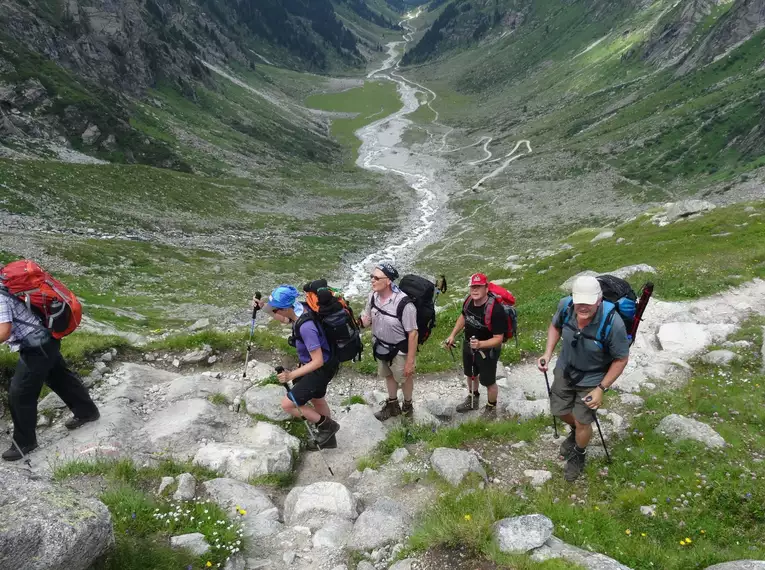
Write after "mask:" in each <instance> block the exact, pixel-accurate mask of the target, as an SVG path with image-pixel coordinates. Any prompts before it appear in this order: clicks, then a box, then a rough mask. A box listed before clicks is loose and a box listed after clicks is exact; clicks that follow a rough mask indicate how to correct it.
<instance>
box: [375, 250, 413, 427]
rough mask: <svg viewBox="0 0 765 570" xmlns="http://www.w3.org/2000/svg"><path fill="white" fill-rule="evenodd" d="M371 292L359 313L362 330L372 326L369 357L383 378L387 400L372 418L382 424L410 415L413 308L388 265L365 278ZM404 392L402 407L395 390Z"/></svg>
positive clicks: (396, 272)
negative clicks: (364, 306) (374, 362)
mask: <svg viewBox="0 0 765 570" xmlns="http://www.w3.org/2000/svg"><path fill="white" fill-rule="evenodd" d="M369 278H370V280H371V281H372V293H371V294H370V295H369V299H368V300H367V306H366V308H365V309H364V312H363V313H362V314H361V322H362V324H363V325H364V326H365V327H368V326H370V325H371V326H372V339H373V343H372V354H373V355H374V357H375V360H377V375H378V376H379V377H380V378H385V386H386V388H387V390H388V399H387V400H386V401H385V403H384V404H383V406H382V409H381V410H380V411H379V412H377V413H375V417H376V418H377V419H378V420H380V421H381V422H384V421H385V420H387V419H390V418H392V417H395V416H398V415H402V414H403V415H404V417H406V418H411V417H412V416H413V414H414V407H413V405H412V393H413V392H414V369H415V358H416V356H417V339H418V334H419V332H418V329H417V309H416V307H415V306H414V304H413V303H412V302H411V300H410V299H409V297H407V295H406V293H404V292H403V291H401V290H400V289H399V288H398V287H397V286H396V284H395V283H394V282H395V281H396V279H398V271H396V268H395V267H393V266H392V265H391V264H390V263H381V264H379V265H378V266H376V267H375V268H374V269H373V270H372V273H371V275H370V276H369ZM399 385H401V391H402V392H403V393H404V405H403V406H401V405H400V404H399V402H398V387H399Z"/></svg>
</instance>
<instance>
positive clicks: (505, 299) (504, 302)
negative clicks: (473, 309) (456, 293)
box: [462, 283, 518, 344]
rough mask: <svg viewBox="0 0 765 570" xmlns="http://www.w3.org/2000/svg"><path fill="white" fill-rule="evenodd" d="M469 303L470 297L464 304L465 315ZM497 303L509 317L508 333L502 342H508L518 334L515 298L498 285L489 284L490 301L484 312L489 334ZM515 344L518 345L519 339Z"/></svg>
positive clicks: (487, 302)
mask: <svg viewBox="0 0 765 570" xmlns="http://www.w3.org/2000/svg"><path fill="white" fill-rule="evenodd" d="M469 302H470V296H469V295H468V297H467V299H465V302H464V303H463V304H462V312H463V313H464V312H465V311H467V307H468V303H469ZM497 303H499V305H500V306H501V307H502V310H503V311H505V314H506V315H507V332H506V333H505V337H504V338H503V339H502V342H507V340H508V339H510V338H513V337H515V336H516V335H517V334H518V314H517V313H516V311H515V296H514V295H513V294H512V293H511V292H510V291H508V290H507V289H505V288H503V287H500V286H499V285H497V284H496V283H489V300H488V301H486V310H485V311H484V312H483V321H484V325H486V328H487V329H489V332H491V316H492V313H493V312H494V307H495V306H496V305H497ZM515 342H516V344H517V342H518V338H517V337H516V339H515Z"/></svg>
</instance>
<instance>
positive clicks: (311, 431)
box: [275, 366, 335, 477]
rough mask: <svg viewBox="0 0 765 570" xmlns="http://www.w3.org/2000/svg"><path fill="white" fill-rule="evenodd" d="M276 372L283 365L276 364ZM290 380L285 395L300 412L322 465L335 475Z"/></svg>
mask: <svg viewBox="0 0 765 570" xmlns="http://www.w3.org/2000/svg"><path fill="white" fill-rule="evenodd" d="M275 370H276V373H277V374H281V373H282V372H284V366H277V367H276V368H275ZM293 387H294V386H293V384H292V382H287V383H286V384H285V385H284V389H285V390H287V397H288V398H289V399H290V400H292V403H293V404H295V408H297V411H298V412H299V413H300V417H301V418H303V423H304V424H305V427H306V429H307V430H308V433H309V434H310V436H311V439H313V442H314V443H315V444H316V449H318V450H319V456H320V457H321V460H322V461H323V462H324V465H325V466H326V468H327V471H329V474H330V475H332V477H334V476H335V473H334V471H332V468H331V467H330V466H329V463H327V458H326V457H324V450H323V449H322V448H321V445H319V440H318V438H317V437H316V434H315V432H314V431H313V429H312V428H311V422H309V421H308V420H307V419H306V417H305V416H304V415H303V410H301V409H300V406H298V403H297V401H296V400H295V396H293V395H292V388H293Z"/></svg>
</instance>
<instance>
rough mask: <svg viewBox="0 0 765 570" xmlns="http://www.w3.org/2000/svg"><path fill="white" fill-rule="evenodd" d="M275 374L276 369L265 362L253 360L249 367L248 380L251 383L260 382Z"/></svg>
mask: <svg viewBox="0 0 765 570" xmlns="http://www.w3.org/2000/svg"><path fill="white" fill-rule="evenodd" d="M273 373H274V367H273V366H271V365H269V364H266V363H265V362H258V361H256V360H251V361H250V363H249V364H248V365H247V379H248V380H249V381H250V382H260V381H261V380H265V379H266V378H268V377H269V376H271V375H272V374H273Z"/></svg>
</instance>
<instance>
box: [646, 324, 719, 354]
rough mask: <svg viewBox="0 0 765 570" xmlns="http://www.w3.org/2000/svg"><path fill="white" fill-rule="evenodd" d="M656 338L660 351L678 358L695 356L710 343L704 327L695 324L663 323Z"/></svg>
mask: <svg viewBox="0 0 765 570" xmlns="http://www.w3.org/2000/svg"><path fill="white" fill-rule="evenodd" d="M657 336H658V338H659V344H661V349H662V350H666V351H668V352H673V353H675V354H677V355H678V356H680V357H687V356H691V355H693V354H696V353H697V352H700V351H702V350H703V349H704V347H705V346H707V345H708V344H710V343H711V342H712V337H711V336H710V334H709V333H708V332H707V330H706V327H704V325H700V324H697V323H664V324H663V325H661V327H659V332H658V334H657Z"/></svg>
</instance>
